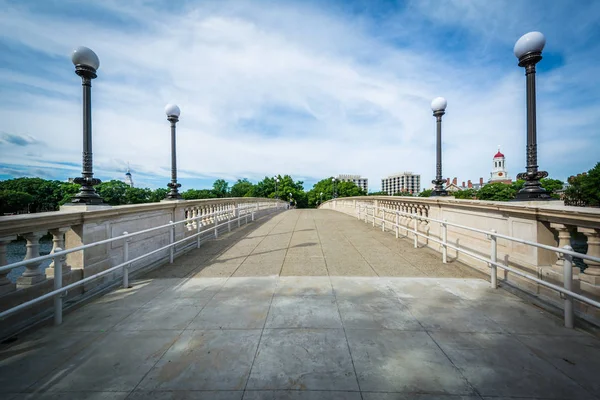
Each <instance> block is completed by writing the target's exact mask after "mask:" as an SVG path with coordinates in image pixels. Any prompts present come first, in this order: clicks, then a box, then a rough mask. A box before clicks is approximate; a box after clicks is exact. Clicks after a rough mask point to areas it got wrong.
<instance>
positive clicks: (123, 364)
mask: <svg viewBox="0 0 600 400" xmlns="http://www.w3.org/2000/svg"><path fill="white" fill-rule="evenodd" d="M598 371H600V341H599V340H598V339H597V338H596V337H594V336H591V335H589V334H588V333H585V332H582V331H579V330H568V329H565V328H563V327H562V321H561V320H560V319H559V318H557V317H555V316H553V315H550V314H548V313H546V312H544V311H542V310H541V309H538V308H536V307H534V306H532V305H530V304H528V303H526V302H525V301H523V300H521V299H519V298H518V297H516V296H514V295H512V294H510V293H508V292H507V291H505V290H503V289H498V290H492V289H490V288H488V283H487V282H486V281H485V277H482V276H481V275H480V274H479V273H478V272H476V271H474V270H472V269H470V268H468V267H465V266H462V265H460V264H458V263H450V264H442V263H441V261H440V257H439V254H436V253H434V252H432V251H430V250H428V249H414V248H413V247H412V242H411V241H409V240H403V239H395V237H394V236H393V235H390V234H389V233H382V232H381V231H379V230H377V229H373V228H372V227H371V226H370V225H367V224H365V223H364V222H361V221H358V220H357V219H354V218H351V217H349V216H347V215H344V214H340V213H336V212H333V211H326V210H291V211H286V212H284V213H280V214H276V215H272V216H269V217H266V218H263V219H261V220H258V221H256V222H254V223H252V224H250V225H248V226H246V227H242V228H241V229H240V230H237V231H235V232H232V233H231V234H228V235H225V236H223V237H221V238H219V239H218V240H215V241H212V242H209V243H206V244H203V245H202V248H201V249H199V250H194V251H192V252H190V253H188V254H187V255H185V256H182V257H180V258H178V259H176V261H175V263H174V264H173V265H166V266H164V267H162V268H160V269H157V270H155V271H153V272H151V273H149V274H147V275H146V276H144V277H143V278H142V279H138V280H137V281H135V282H134V287H133V288H132V289H127V290H123V289H120V290H115V291H113V292H111V293H109V294H107V295H105V296H103V297H101V298H98V299H96V300H95V301H93V302H92V303H90V304H87V305H85V306H83V307H81V308H80V309H78V310H76V311H74V312H72V313H69V314H67V315H65V320H64V323H63V325H61V326H59V327H44V328H41V329H39V330H37V331H35V332H32V333H30V334H27V335H25V336H23V337H21V338H19V339H18V340H17V341H15V342H14V343H11V344H4V345H3V346H2V347H1V348H0V397H1V398H2V399H6V400H9V399H19V400H21V399H75V400H77V399H102V400H109V399H111V400H113V399H156V400H159V399H160V400H162V399H221V400H225V399H237V400H240V399H242V398H243V399H246V400H248V399H294V400H304V399H311V400H319V399H328V400H329V399H350V400H352V399H366V400H392V399H394V400H398V399H420V400H433V399H447V400H451V399H454V400H457V399H462V400H465V399H469V400H475V399H489V400H491V399H495V400H499V399H513V398H519V399H578V400H580V399H599V397H598V394H599V393H600V380H598Z"/></svg>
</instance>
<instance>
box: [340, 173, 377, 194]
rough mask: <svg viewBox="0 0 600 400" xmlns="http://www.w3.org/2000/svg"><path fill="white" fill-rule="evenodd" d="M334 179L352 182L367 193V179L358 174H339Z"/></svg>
mask: <svg viewBox="0 0 600 400" xmlns="http://www.w3.org/2000/svg"><path fill="white" fill-rule="evenodd" d="M336 179H337V180H338V181H342V182H354V183H355V184H356V186H358V187H359V188H361V189H362V190H364V191H365V192H367V193H369V179H367V178H363V177H362V176H360V175H349V174H340V175H338V176H337V178H336Z"/></svg>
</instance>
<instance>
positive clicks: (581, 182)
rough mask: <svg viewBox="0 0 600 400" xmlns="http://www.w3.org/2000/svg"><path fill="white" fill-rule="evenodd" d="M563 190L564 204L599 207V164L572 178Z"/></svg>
mask: <svg viewBox="0 0 600 400" xmlns="http://www.w3.org/2000/svg"><path fill="white" fill-rule="evenodd" d="M568 182H569V185H570V186H569V187H568V188H567V190H565V204H568V205H577V206H591V207H600V162H599V163H597V164H596V166H595V167H594V168H592V169H590V170H589V171H588V172H587V173H586V172H584V173H582V174H578V175H577V176H572V177H570V178H569V180H568Z"/></svg>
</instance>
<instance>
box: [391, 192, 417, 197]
mask: <svg viewBox="0 0 600 400" xmlns="http://www.w3.org/2000/svg"><path fill="white" fill-rule="evenodd" d="M412 195H413V194H412V193H411V192H397V193H394V196H409V197H412Z"/></svg>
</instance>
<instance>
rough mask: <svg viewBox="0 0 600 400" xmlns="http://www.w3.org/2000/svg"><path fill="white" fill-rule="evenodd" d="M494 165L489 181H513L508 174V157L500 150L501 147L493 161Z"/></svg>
mask: <svg viewBox="0 0 600 400" xmlns="http://www.w3.org/2000/svg"><path fill="white" fill-rule="evenodd" d="M492 162H493V163H494V166H493V168H492V172H491V173H490V180H489V181H488V182H489V183H498V182H500V183H506V184H510V183H512V179H511V178H510V177H509V176H508V172H507V171H506V158H505V157H504V154H502V153H501V152H500V147H498V152H497V153H496V155H495V156H494V159H493V161H492Z"/></svg>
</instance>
